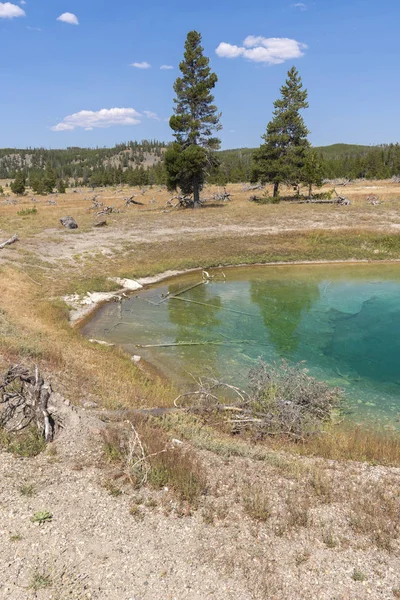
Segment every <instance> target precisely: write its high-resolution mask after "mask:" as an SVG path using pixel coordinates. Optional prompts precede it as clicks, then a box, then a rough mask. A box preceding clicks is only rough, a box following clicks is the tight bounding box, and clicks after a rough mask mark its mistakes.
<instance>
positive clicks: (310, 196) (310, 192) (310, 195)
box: [308, 183, 312, 198]
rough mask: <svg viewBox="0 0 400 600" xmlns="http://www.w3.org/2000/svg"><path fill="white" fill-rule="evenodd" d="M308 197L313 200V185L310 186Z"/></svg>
mask: <svg viewBox="0 0 400 600" xmlns="http://www.w3.org/2000/svg"><path fill="white" fill-rule="evenodd" d="M308 197H309V198H312V183H310V185H309V186H308Z"/></svg>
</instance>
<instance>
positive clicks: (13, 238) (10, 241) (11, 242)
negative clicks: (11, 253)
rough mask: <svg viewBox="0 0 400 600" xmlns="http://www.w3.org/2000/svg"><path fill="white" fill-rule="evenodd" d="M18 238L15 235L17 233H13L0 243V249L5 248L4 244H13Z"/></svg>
mask: <svg viewBox="0 0 400 600" xmlns="http://www.w3.org/2000/svg"><path fill="white" fill-rule="evenodd" d="M18 240H19V237H18V236H17V234H14V235H13V236H12V237H11V238H10V239H9V240H6V241H5V242H3V243H2V244H0V250H2V249H3V248H5V247H6V246H10V245H11V244H14V243H15V242H18Z"/></svg>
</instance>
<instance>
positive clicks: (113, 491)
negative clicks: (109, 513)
mask: <svg viewBox="0 0 400 600" xmlns="http://www.w3.org/2000/svg"><path fill="white" fill-rule="evenodd" d="M103 487H104V488H105V489H106V490H107V492H108V493H109V494H110V496H114V498H118V496H122V494H123V492H122V490H121V489H120V488H118V487H117V486H116V485H115V484H114V483H113V482H112V481H111V480H109V479H108V480H107V481H105V482H104V484H103Z"/></svg>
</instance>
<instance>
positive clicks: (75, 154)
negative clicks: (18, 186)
mask: <svg viewBox="0 0 400 600" xmlns="http://www.w3.org/2000/svg"><path fill="white" fill-rule="evenodd" d="M167 147H168V144H166V143H164V142H159V141H157V140H143V141H141V142H127V143H124V144H117V145H116V146H114V147H113V148H78V147H70V148H66V149H63V150H48V149H45V148H29V149H14V148H5V149H0V179H14V178H15V176H16V173H17V172H18V171H21V170H22V171H24V172H25V174H26V178H27V182H28V184H30V183H31V182H32V181H33V180H34V179H35V178H36V179H37V178H38V177H39V178H40V177H42V176H43V172H44V169H45V167H46V165H47V164H50V166H51V167H52V169H53V170H54V171H55V173H56V176H57V179H62V180H65V181H66V182H67V183H69V184H75V185H92V186H103V185H104V186H105V185H118V184H122V183H128V184H131V185H147V184H157V185H162V184H165V183H166V173H165V168H164V160H163V159H164V153H165V150H166V148H167ZM254 150H255V149H254V148H234V149H231V150H221V151H220V152H218V153H217V154H218V158H219V159H220V163H221V164H220V167H219V169H217V170H215V171H214V172H213V173H211V174H210V175H209V178H208V180H209V182H210V183H217V184H219V185H225V184H226V183H241V182H246V181H249V180H250V178H251V173H252V158H253V153H254ZM315 150H316V151H317V152H318V154H319V157H320V161H321V163H322V168H323V174H324V177H325V178H326V179H335V178H342V177H346V178H349V179H357V178H367V179H385V178H388V177H392V176H393V175H399V174H400V146H399V144H389V145H381V146H362V145H358V144H331V145H330V146H317V147H315Z"/></svg>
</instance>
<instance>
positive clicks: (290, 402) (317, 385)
mask: <svg viewBox="0 0 400 600" xmlns="http://www.w3.org/2000/svg"><path fill="white" fill-rule="evenodd" d="M249 382H250V395H249V396H250V400H249V403H248V410H249V411H250V412H251V414H252V415H253V417H254V419H253V420H252V422H251V424H252V426H253V427H256V429H257V430H258V432H259V434H260V436H263V435H271V434H272V435H276V434H284V435H288V436H291V437H294V438H296V439H304V438H306V437H308V436H310V435H312V434H316V433H319V432H321V431H322V429H323V426H324V425H325V424H326V423H327V422H330V421H332V420H333V417H334V414H335V412H336V411H338V410H339V409H340V407H341V402H342V392H341V390H339V389H338V388H330V387H329V386H328V385H327V384H326V383H325V382H320V381H318V380H316V379H314V377H310V375H308V374H307V371H306V369H304V368H303V367H302V365H301V364H298V365H290V364H289V363H288V362H286V361H285V360H282V361H281V362H280V363H279V364H275V363H274V364H267V363H265V362H263V361H260V363H259V365H258V366H257V367H255V368H254V369H252V370H251V371H250V373H249Z"/></svg>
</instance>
